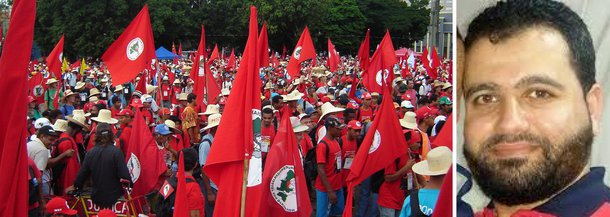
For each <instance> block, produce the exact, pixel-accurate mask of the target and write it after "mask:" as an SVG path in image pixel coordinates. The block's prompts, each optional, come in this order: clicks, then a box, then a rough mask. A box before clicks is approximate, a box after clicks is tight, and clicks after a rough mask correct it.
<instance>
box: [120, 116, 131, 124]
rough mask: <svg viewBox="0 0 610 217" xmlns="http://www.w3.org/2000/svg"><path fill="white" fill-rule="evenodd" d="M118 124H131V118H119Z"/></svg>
mask: <svg viewBox="0 0 610 217" xmlns="http://www.w3.org/2000/svg"><path fill="white" fill-rule="evenodd" d="M119 122H120V123H121V124H129V123H131V117H130V116H128V115H123V116H119Z"/></svg>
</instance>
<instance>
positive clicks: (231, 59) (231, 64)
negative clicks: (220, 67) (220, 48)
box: [225, 48, 235, 70]
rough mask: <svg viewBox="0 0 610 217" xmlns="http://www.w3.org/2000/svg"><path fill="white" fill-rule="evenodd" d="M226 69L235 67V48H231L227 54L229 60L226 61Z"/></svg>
mask: <svg viewBox="0 0 610 217" xmlns="http://www.w3.org/2000/svg"><path fill="white" fill-rule="evenodd" d="M225 68H226V69H227V70H233V69H235V49H233V48H231V55H229V61H227V66H226V67H225Z"/></svg>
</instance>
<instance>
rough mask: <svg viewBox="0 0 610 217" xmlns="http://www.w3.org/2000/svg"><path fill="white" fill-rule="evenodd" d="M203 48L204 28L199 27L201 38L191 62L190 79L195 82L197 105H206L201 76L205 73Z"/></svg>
mask: <svg viewBox="0 0 610 217" xmlns="http://www.w3.org/2000/svg"><path fill="white" fill-rule="evenodd" d="M204 48H205V27H204V26H203V25H201V38H200V39H199V47H197V53H196V54H195V61H194V62H193V68H192V69H191V76H190V77H191V78H192V79H193V80H194V81H195V87H194V92H195V94H196V95H197V104H198V105H202V104H203V105H204V107H205V105H207V104H204V103H203V99H204V95H203V92H204V90H203V89H204V85H205V83H204V82H205V80H204V77H203V74H204V73H205V72H206V69H205V68H206V67H205V66H206V64H203V62H204V61H205V56H204V55H203V49H204Z"/></svg>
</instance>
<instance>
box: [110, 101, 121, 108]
mask: <svg viewBox="0 0 610 217" xmlns="http://www.w3.org/2000/svg"><path fill="white" fill-rule="evenodd" d="M112 107H114V108H115V109H120V108H121V102H120V101H119V102H116V103H115V104H112Z"/></svg>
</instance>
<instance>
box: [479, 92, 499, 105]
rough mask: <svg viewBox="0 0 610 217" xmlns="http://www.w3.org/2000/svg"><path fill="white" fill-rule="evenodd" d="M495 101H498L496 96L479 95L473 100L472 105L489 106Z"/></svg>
mask: <svg viewBox="0 0 610 217" xmlns="http://www.w3.org/2000/svg"><path fill="white" fill-rule="evenodd" d="M497 101H498V98H497V97H496V96H493V95H489V94H485V95H480V96H477V97H476V98H475V99H474V103H475V104H477V105H483V104H490V103H495V102H497Z"/></svg>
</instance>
